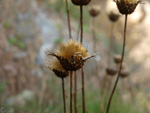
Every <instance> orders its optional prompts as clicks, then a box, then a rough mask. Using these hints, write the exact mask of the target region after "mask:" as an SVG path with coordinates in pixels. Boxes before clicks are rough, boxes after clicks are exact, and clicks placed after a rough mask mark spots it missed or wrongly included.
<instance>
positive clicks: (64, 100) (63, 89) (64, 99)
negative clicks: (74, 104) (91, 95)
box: [62, 78, 66, 113]
mask: <svg viewBox="0 0 150 113" xmlns="http://www.w3.org/2000/svg"><path fill="white" fill-rule="evenodd" d="M62 92H63V102H64V113H66V98H65V84H64V78H62Z"/></svg>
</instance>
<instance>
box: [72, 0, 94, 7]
mask: <svg viewBox="0 0 150 113" xmlns="http://www.w3.org/2000/svg"><path fill="white" fill-rule="evenodd" d="M71 1H72V3H73V4H74V5H78V6H81V5H88V4H89V3H90V1H91V0H71Z"/></svg>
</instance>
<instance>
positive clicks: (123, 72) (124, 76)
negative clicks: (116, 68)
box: [120, 68, 130, 78]
mask: <svg viewBox="0 0 150 113" xmlns="http://www.w3.org/2000/svg"><path fill="white" fill-rule="evenodd" d="M129 73H130V72H129V70H128V69H127V68H125V69H123V70H121V73H120V77H122V78H126V77H128V76H129Z"/></svg>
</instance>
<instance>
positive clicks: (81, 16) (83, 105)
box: [80, 5, 85, 113]
mask: <svg viewBox="0 0 150 113" xmlns="http://www.w3.org/2000/svg"><path fill="white" fill-rule="evenodd" d="M80 25H81V37H80V38H81V40H80V43H81V44H82V43H83V6H82V5H81V6H80ZM81 71H82V72H81V73H82V107H83V113H85V94H84V92H85V91H84V67H82V69H81Z"/></svg>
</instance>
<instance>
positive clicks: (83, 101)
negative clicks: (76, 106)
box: [82, 67, 85, 113]
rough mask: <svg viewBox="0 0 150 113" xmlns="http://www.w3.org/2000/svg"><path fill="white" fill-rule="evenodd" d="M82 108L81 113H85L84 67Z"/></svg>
mask: <svg viewBox="0 0 150 113" xmlns="http://www.w3.org/2000/svg"><path fill="white" fill-rule="evenodd" d="M82 106H83V113H85V91H84V67H82Z"/></svg>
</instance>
